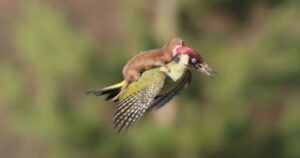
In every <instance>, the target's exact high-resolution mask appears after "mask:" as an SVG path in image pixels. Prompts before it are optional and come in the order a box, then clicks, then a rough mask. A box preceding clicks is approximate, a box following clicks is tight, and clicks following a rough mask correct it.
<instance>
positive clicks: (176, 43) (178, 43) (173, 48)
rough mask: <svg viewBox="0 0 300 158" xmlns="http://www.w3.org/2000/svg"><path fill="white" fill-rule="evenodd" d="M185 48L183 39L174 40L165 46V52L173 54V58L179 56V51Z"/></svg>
mask: <svg viewBox="0 0 300 158" xmlns="http://www.w3.org/2000/svg"><path fill="white" fill-rule="evenodd" d="M182 46H184V42H183V40H182V39H181V38H172V39H171V40H170V41H169V42H168V43H167V44H166V45H165V46H164V48H165V51H166V52H167V53H172V56H173V57H175V56H176V55H177V49H178V48H180V47H182Z"/></svg>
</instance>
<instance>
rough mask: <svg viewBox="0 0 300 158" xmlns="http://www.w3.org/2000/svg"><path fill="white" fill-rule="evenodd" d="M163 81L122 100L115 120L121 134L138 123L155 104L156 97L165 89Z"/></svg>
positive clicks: (116, 127)
mask: <svg viewBox="0 0 300 158" xmlns="http://www.w3.org/2000/svg"><path fill="white" fill-rule="evenodd" d="M163 83H164V82H163V81H162V82H160V83H157V84H153V85H151V86H149V87H147V88H145V89H142V90H140V91H137V92H135V93H133V94H131V95H130V96H128V97H126V98H124V99H123V100H120V101H119V102H118V104H117V109H116V112H115V115H114V118H113V125H114V128H115V129H117V132H118V133H120V132H121V131H122V130H123V129H124V131H126V130H127V129H128V128H129V127H130V126H132V125H133V124H134V123H135V122H136V121H138V120H139V119H140V118H141V117H142V116H143V115H144V114H145V112H146V111H147V109H148V108H149V107H150V106H151V105H152V104H153V101H154V99H155V97H156V96H157V95H158V93H159V92H160V90H161V88H162V87H163Z"/></svg>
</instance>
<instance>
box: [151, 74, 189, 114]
mask: <svg viewBox="0 0 300 158" xmlns="http://www.w3.org/2000/svg"><path fill="white" fill-rule="evenodd" d="M191 81H192V74H191V72H190V71H187V72H186V73H185V75H184V76H183V77H182V79H181V80H180V81H178V83H177V84H175V85H176V87H174V89H172V90H170V91H169V92H166V93H165V94H163V95H160V96H157V97H155V99H154V101H153V103H152V104H151V106H150V107H149V108H148V109H147V112H148V111H150V110H152V109H153V108H155V109H158V108H161V107H162V106H164V105H165V104H166V103H167V102H169V101H170V100H171V99H172V98H173V97H174V96H176V95H178V94H179V93H180V92H181V91H182V90H184V89H185V88H187V87H188V86H189V85H190V83H191ZM170 82H172V81H169V82H168V80H167V81H166V82H165V85H166V86H165V87H168V84H172V83H170Z"/></svg>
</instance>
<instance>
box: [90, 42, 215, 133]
mask: <svg viewBox="0 0 300 158" xmlns="http://www.w3.org/2000/svg"><path fill="white" fill-rule="evenodd" d="M167 67H168V68H166V67H164V66H161V67H157V68H151V69H148V70H146V71H144V72H143V73H142V75H141V76H140V78H139V79H137V80H136V81H134V82H131V83H130V84H129V85H128V87H127V88H126V89H125V90H124V91H123V92H122V93H121V94H120V95H119V96H118V98H117V100H114V102H116V104H117V107H116V110H115V114H114V117H113V126H114V129H117V132H118V133H120V132H121V131H126V130H127V129H128V128H129V127H130V126H132V125H133V124H134V123H136V122H137V121H138V120H139V119H140V118H141V117H142V116H143V115H144V114H145V113H147V112H149V111H150V110H152V109H153V108H156V109H157V108H160V107H162V106H163V105H165V104H166V103H167V102H168V101H170V100H171V99H172V98H173V97H174V96H176V95H178V94H179V92H181V91H182V90H183V89H185V88H187V87H188V86H189V84H190V82H191V78H192V76H191V72H190V70H191V69H194V70H197V71H199V72H202V73H204V74H205V75H208V76H210V77H214V76H215V74H216V73H215V71H213V69H211V68H210V67H209V66H208V65H207V64H206V63H205V62H204V61H203V59H202V57H201V56H200V54H198V53H197V52H196V51H195V50H193V49H192V48H190V47H187V46H182V47H180V48H179V49H178V54H177V56H176V57H175V59H174V60H172V61H171V62H170V63H168V64H167ZM125 82H126V81H125V80H124V81H122V82H120V83H118V84H115V85H112V86H109V87H106V88H103V89H101V90H96V91H89V92H87V93H88V94H93V95H96V96H100V95H107V98H106V100H111V99H112V98H113V97H115V96H116V95H118V93H119V92H120V91H121V89H122V86H123V85H124V84H125Z"/></svg>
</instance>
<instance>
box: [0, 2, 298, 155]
mask: <svg viewBox="0 0 300 158" xmlns="http://www.w3.org/2000/svg"><path fill="white" fill-rule="evenodd" d="M172 37H182V38H183V39H184V40H185V42H186V43H187V44H188V45H190V46H191V47H193V48H195V49H196V50H197V51H198V52H200V53H201V54H202V56H203V57H204V58H205V60H206V62H207V63H209V65H210V66H211V67H213V68H214V69H215V70H216V71H217V72H218V76H217V78H216V79H214V80H212V79H210V78H208V77H206V76H204V75H201V74H199V73H196V72H194V73H193V81H192V84H191V86H190V87H189V88H188V89H186V90H185V91H184V92H183V93H182V94H181V95H180V96H179V97H176V98H175V99H174V100H173V101H171V102H170V103H169V104H168V105H166V106H165V107H163V108H162V109H160V110H157V111H153V112H151V113H149V114H147V115H146V116H145V117H144V118H143V119H142V120H140V121H139V122H138V123H137V124H136V125H135V126H134V127H133V128H132V129H130V130H129V131H128V132H127V134H125V135H116V134H115V132H114V131H113V130H112V125H111V119H112V115H113V112H114V105H113V104H112V103H110V102H104V101H103V100H104V98H103V97H91V96H86V95H85V94H84V92H85V91H87V90H91V89H97V88H101V87H104V86H107V85H110V84H113V83H116V82H118V81H120V80H121V79H122V75H121V69H122V66H123V65H124V64H125V63H126V61H127V60H128V59H129V58H130V57H131V56H133V55H135V54H136V53H138V52H139V51H141V50H147V49H150V48H156V47H161V46H162V45H163V44H164V43H165V42H166V41H167V40H169V39H170V38H172ZM0 50H1V51H0V88H1V90H0V157H1V158H20V157H22V158H67V157H72V158H100V157H101V158H102V157H103V158H106V157H130V158H132V157H143V158H153V157H157V158H159V157H161V158H163V157H175V158H176V157H178V158H198V157H199V158H220V157H222V158H224V157H226V158H240V157H243V158H248V157H249V158H267V157H272V158H297V157H300V150H299V149H300V62H299V59H300V3H299V1H298V0H184V1H179V0H154V1H153V0H148V1H140V0H128V1H121V0H105V1H104V0H85V1H81V0H25V1H22V0H1V1H0Z"/></svg>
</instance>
